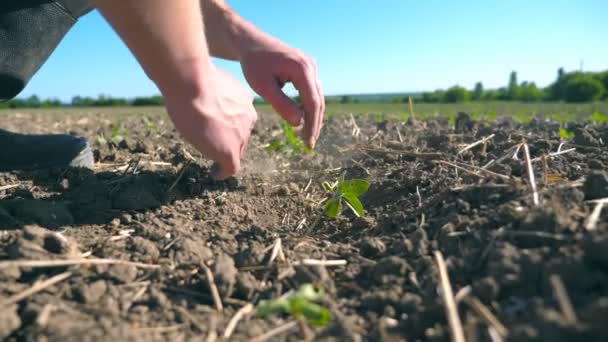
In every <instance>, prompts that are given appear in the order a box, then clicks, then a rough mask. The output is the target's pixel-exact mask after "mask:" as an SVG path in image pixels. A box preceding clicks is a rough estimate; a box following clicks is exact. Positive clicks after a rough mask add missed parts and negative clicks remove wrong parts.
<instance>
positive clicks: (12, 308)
mask: <svg viewBox="0 0 608 342" xmlns="http://www.w3.org/2000/svg"><path fill="white" fill-rule="evenodd" d="M3 301H4V299H3V298H2V297H0V302H3ZM20 326H21V318H20V317H19V314H18V313H17V305H9V306H5V307H3V308H2V310H0V340H3V341H4V340H5V339H6V338H8V337H9V336H10V335H11V334H12V333H13V332H14V331H15V330H17V329H18V328H19V327H20Z"/></svg>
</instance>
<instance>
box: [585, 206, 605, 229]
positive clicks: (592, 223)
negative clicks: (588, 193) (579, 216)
mask: <svg viewBox="0 0 608 342" xmlns="http://www.w3.org/2000/svg"><path fill="white" fill-rule="evenodd" d="M606 203H608V201H606V202H604V201H598V202H596V203H595V207H593V211H592V212H591V215H589V217H588V218H587V222H586V223H585V229H587V230H595V228H597V223H598V222H599V220H600V215H601V214H602V209H603V208H604V204H606Z"/></svg>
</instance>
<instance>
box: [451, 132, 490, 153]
mask: <svg viewBox="0 0 608 342" xmlns="http://www.w3.org/2000/svg"><path fill="white" fill-rule="evenodd" d="M495 135H496V134H494V133H492V134H490V135H488V136H487V137H483V138H481V140H477V141H476V142H474V143H471V144H469V145H467V146H465V147H463V148H462V149H461V150H460V151H458V153H457V154H463V153H464V152H466V151H468V150H470V149H472V148H473V147H475V146H477V145H481V144H486V143H487V142H488V140H490V139H492V138H494V136H495Z"/></svg>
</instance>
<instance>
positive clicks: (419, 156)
mask: <svg viewBox="0 0 608 342" xmlns="http://www.w3.org/2000/svg"><path fill="white" fill-rule="evenodd" d="M357 149H358V150H363V151H369V152H374V153H394V154H401V155H404V156H406V157H411V158H417V159H430V160H436V159H441V158H443V157H444V155H443V154H442V153H438V152H413V151H400V150H389V149H375V148H370V147H365V146H360V147H358V148H357Z"/></svg>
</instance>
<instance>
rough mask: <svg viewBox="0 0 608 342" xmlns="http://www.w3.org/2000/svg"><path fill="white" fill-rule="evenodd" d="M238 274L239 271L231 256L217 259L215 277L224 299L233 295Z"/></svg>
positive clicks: (222, 256)
mask: <svg viewBox="0 0 608 342" xmlns="http://www.w3.org/2000/svg"><path fill="white" fill-rule="evenodd" d="M238 273H239V271H238V270H237V269H236V267H235V266H234V260H233V259H232V258H231V257H230V256H228V255H226V254H221V255H220V256H218V257H217V259H216V260H215V265H214V267H213V276H214V278H215V284H216V285H217V288H218V290H219V292H220V295H221V296H222V297H230V296H231V295H232V292H233V291H234V285H235V283H236V276H237V274H238Z"/></svg>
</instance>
